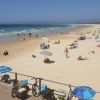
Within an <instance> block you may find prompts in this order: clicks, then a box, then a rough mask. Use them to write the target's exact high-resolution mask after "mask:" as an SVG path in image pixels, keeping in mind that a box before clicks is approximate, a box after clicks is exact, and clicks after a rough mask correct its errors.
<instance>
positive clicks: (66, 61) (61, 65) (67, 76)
mask: <svg viewBox="0 0 100 100" xmlns="http://www.w3.org/2000/svg"><path fill="white" fill-rule="evenodd" d="M89 26H90V27H83V28H78V29H75V30H72V31H70V32H69V33H70V34H68V33H67V34H66V33H63V34H61V33H59V34H55V35H51V36H48V37H47V38H49V41H50V42H48V44H49V45H50V49H48V51H50V52H51V53H52V56H50V57H49V56H48V58H50V60H53V61H54V63H51V64H46V63H44V62H43V60H44V58H45V56H44V55H42V54H40V52H42V51H43V50H41V49H40V43H41V38H37V39H36V38H30V39H27V40H19V41H15V42H11V43H0V65H7V66H11V68H12V69H13V71H14V72H18V73H22V74H26V75H31V76H36V77H41V78H44V79H48V80H53V81H57V82H61V83H66V84H71V85H74V86H81V85H86V86H90V87H92V88H93V89H94V90H97V91H99V92H100V80H99V75H100V67H99V66H100V48H99V47H96V46H97V45H99V44H100V41H97V40H96V39H95V36H94V35H93V33H95V30H96V34H98V33H97V31H98V29H99V28H100V25H99V24H93V25H89ZM87 32H90V33H89V34H87ZM82 33H84V35H85V36H86V37H87V39H86V40H79V41H78V47H77V48H75V49H68V51H69V53H68V55H69V58H66V55H65V53H64V49H65V47H67V48H69V46H68V45H69V44H71V43H72V42H73V41H75V40H77V39H78V37H80V36H81V35H80V34H82ZM99 36H100V34H99ZM57 40H60V44H54V42H55V41H57ZM5 49H7V50H8V51H9V55H7V56H4V55H2V53H3V51H4V50H5ZM91 51H94V52H95V53H92V52H91ZM32 55H35V56H36V58H33V57H32ZM78 56H82V57H87V58H88V60H82V61H79V60H77V58H78ZM19 78H20V79H21V77H19ZM47 84H48V86H50V87H52V88H54V89H58V90H59V89H62V90H63V89H64V90H67V92H68V90H69V89H68V87H65V86H64V87H63V86H59V85H56V84H52V83H47ZM99 98H100V94H98V93H97V94H96V96H95V97H94V98H93V100H99ZM74 99H76V98H74Z"/></svg>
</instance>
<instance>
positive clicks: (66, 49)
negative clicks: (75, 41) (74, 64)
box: [64, 47, 69, 58]
mask: <svg viewBox="0 0 100 100" xmlns="http://www.w3.org/2000/svg"><path fill="white" fill-rule="evenodd" d="M64 52H65V53H66V58H68V57H69V56H68V53H69V51H68V48H67V47H65V50H64Z"/></svg>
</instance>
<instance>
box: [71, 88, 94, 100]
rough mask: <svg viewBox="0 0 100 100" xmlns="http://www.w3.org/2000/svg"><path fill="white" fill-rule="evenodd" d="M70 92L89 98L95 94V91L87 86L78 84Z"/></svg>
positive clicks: (81, 97)
mask: <svg viewBox="0 0 100 100" xmlns="http://www.w3.org/2000/svg"><path fill="white" fill-rule="evenodd" d="M72 94H73V95H74V96H76V97H78V98H80V99H85V100H86V99H90V98H92V97H94V96H95V94H96V92H95V91H94V90H93V89H92V88H90V87H88V86H78V87H76V88H75V89H74V90H73V91H72Z"/></svg>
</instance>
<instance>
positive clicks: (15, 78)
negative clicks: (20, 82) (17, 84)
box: [15, 73, 17, 81]
mask: <svg viewBox="0 0 100 100" xmlns="http://www.w3.org/2000/svg"><path fill="white" fill-rule="evenodd" d="M15 80H16V81H17V73H15Z"/></svg>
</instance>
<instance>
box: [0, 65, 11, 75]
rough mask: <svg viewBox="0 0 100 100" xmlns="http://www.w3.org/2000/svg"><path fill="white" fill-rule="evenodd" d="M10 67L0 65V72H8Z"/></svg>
mask: <svg viewBox="0 0 100 100" xmlns="http://www.w3.org/2000/svg"><path fill="white" fill-rule="evenodd" d="M11 70H12V69H11V68H10V67H8V66H0V73H1V74H2V73H6V72H10V71H11Z"/></svg>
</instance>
